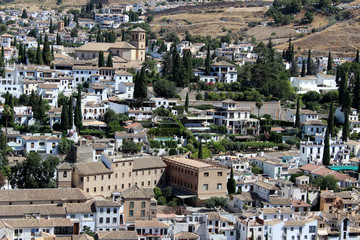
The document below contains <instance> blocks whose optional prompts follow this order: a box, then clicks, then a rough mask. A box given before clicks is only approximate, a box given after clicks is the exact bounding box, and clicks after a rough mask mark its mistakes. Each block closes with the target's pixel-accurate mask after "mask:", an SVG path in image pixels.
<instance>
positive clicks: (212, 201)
mask: <svg viewBox="0 0 360 240" xmlns="http://www.w3.org/2000/svg"><path fill="white" fill-rule="evenodd" d="M226 205H227V199H226V198H224V197H211V198H209V199H207V200H206V202H205V206H206V207H207V208H210V209H215V208H225V207H226Z"/></svg>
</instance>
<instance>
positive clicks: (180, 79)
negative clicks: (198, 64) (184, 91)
mask: <svg viewBox="0 0 360 240" xmlns="http://www.w3.org/2000/svg"><path fill="white" fill-rule="evenodd" d="M184 73H185V68H184V64H183V61H182V59H181V57H180V55H179V53H178V52H177V50H176V46H174V47H173V67H172V81H174V82H175V84H176V86H178V87H186V78H187V76H186V75H187V74H186V73H185V74H184Z"/></svg>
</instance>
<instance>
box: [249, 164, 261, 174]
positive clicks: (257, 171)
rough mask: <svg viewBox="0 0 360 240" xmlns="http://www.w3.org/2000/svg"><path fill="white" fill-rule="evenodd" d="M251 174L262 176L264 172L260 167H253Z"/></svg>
mask: <svg viewBox="0 0 360 240" xmlns="http://www.w3.org/2000/svg"><path fill="white" fill-rule="evenodd" d="M251 172H252V173H253V174H255V175H258V174H262V173H263V172H264V171H263V170H262V168H261V167H258V166H253V167H252V168H251Z"/></svg>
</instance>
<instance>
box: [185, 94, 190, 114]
mask: <svg viewBox="0 0 360 240" xmlns="http://www.w3.org/2000/svg"><path fill="white" fill-rule="evenodd" d="M185 111H186V112H188V111H189V93H188V92H187V93H186V97H185Z"/></svg>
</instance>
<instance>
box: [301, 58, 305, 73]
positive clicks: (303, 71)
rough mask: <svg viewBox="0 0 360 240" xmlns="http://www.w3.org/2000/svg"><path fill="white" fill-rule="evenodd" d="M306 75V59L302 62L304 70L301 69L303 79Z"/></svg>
mask: <svg viewBox="0 0 360 240" xmlns="http://www.w3.org/2000/svg"><path fill="white" fill-rule="evenodd" d="M305 75H306V64H305V59H303V60H302V68H301V77H305Z"/></svg>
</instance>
